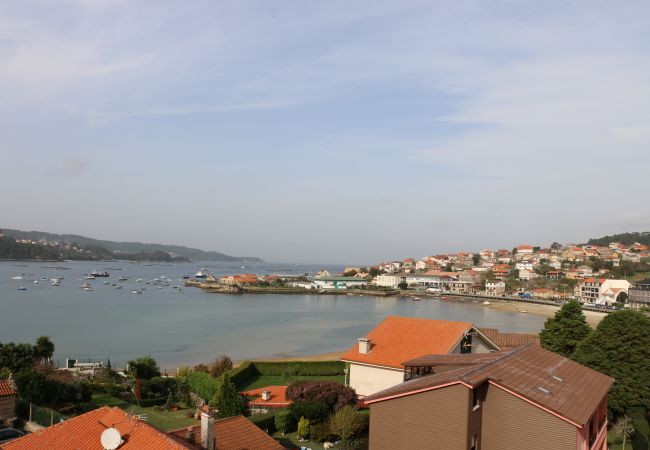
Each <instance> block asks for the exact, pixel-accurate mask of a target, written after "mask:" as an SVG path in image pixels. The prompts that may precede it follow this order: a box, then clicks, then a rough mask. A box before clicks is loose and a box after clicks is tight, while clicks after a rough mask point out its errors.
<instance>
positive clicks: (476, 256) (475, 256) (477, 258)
mask: <svg viewBox="0 0 650 450" xmlns="http://www.w3.org/2000/svg"><path fill="white" fill-rule="evenodd" d="M480 262H481V255H480V254H478V253H474V254H473V255H472V263H473V264H474V265H475V266H478V264H479V263H480Z"/></svg>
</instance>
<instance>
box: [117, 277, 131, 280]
mask: <svg viewBox="0 0 650 450" xmlns="http://www.w3.org/2000/svg"><path fill="white" fill-rule="evenodd" d="M126 280H128V278H127V277H119V278H118V279H117V281H126Z"/></svg>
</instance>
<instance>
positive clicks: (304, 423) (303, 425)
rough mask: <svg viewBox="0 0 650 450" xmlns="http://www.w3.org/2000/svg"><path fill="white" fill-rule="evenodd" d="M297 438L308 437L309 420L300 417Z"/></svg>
mask: <svg viewBox="0 0 650 450" xmlns="http://www.w3.org/2000/svg"><path fill="white" fill-rule="evenodd" d="M298 437H301V438H303V439H307V437H309V419H306V418H304V417H301V418H300V420H299V421H298Z"/></svg>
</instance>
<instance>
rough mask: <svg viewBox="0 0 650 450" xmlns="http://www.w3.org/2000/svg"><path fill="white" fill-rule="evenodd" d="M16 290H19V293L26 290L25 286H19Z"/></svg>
mask: <svg viewBox="0 0 650 450" xmlns="http://www.w3.org/2000/svg"><path fill="white" fill-rule="evenodd" d="M18 290H19V291H26V290H27V288H26V287H25V286H20V287H19V288H18Z"/></svg>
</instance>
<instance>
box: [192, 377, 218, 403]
mask: <svg viewBox="0 0 650 450" xmlns="http://www.w3.org/2000/svg"><path fill="white" fill-rule="evenodd" d="M187 382H188V384H189V385H190V391H191V392H193V393H195V394H196V395H198V396H199V397H201V398H202V399H203V400H206V401H207V400H209V399H211V398H213V397H214V394H216V393H217V390H218V389H219V384H220V382H219V380H217V379H215V378H212V377H211V376H210V375H209V374H207V373H206V372H196V371H194V372H190V373H188V374H187Z"/></svg>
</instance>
